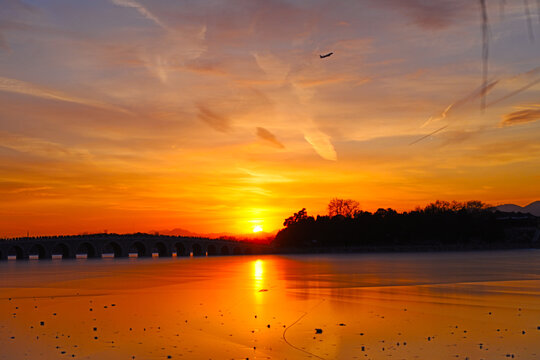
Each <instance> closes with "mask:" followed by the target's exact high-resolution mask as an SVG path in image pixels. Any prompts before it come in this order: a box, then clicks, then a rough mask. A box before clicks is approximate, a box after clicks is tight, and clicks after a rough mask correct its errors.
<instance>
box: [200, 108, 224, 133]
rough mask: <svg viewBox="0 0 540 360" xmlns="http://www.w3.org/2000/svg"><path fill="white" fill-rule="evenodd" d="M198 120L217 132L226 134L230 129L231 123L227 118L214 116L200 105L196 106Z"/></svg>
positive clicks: (214, 114) (213, 113)
mask: <svg viewBox="0 0 540 360" xmlns="http://www.w3.org/2000/svg"><path fill="white" fill-rule="evenodd" d="M197 109H198V110H199V114H198V116H199V119H200V120H201V121H202V122H204V123H205V124H207V125H208V126H210V127H212V128H214V129H215V130H217V131H219V132H228V131H229V130H230V129H231V121H230V120H229V118H228V117H226V116H223V115H219V114H216V113H215V112H213V111H212V110H210V109H208V108H207V107H206V106H204V105H202V104H198V105H197Z"/></svg>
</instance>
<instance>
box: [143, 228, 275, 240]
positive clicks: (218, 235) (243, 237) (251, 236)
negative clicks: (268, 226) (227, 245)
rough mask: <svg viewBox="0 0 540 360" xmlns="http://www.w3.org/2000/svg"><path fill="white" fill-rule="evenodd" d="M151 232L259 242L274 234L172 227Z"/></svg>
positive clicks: (270, 237) (272, 236)
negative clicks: (190, 229)
mask: <svg viewBox="0 0 540 360" xmlns="http://www.w3.org/2000/svg"><path fill="white" fill-rule="evenodd" d="M151 233H158V234H160V235H172V236H188V237H204V238H209V239H219V238H235V239H238V240H248V241H252V242H261V243H267V242H269V241H270V239H273V238H274V236H276V232H265V231H261V232H258V233H247V234H233V233H227V232H221V233H196V232H193V231H189V230H186V229H181V228H174V229H172V230H159V231H152V232H151Z"/></svg>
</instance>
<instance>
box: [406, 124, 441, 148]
mask: <svg viewBox="0 0 540 360" xmlns="http://www.w3.org/2000/svg"><path fill="white" fill-rule="evenodd" d="M447 127H448V125H445V126H443V127H442V128H439V129H437V130H435V131H433V132H431V133H429V134H427V135H424V136H422V137H421V138H419V139H416V140H414V141H413V142H412V143H410V144H409V145H414V144H416V143H418V142H420V141H422V140H424V139H427V138H428V137H430V136H432V135H435V134H436V133H438V132H439V131H441V130H444V129H446V128H447Z"/></svg>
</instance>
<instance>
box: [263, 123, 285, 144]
mask: <svg viewBox="0 0 540 360" xmlns="http://www.w3.org/2000/svg"><path fill="white" fill-rule="evenodd" d="M257 136H258V137H259V138H261V139H263V140H265V141H267V142H269V143H271V144H272V145H274V146H276V147H278V148H280V149H284V148H285V146H283V144H282V143H281V142H279V140H278V139H277V138H276V136H275V135H274V134H272V133H271V132H270V131H268V130H266V129H265V128H262V127H258V128H257Z"/></svg>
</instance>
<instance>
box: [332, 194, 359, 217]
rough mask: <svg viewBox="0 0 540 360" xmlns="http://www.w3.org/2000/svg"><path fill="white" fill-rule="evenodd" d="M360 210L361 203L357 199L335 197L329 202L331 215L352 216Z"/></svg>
mask: <svg viewBox="0 0 540 360" xmlns="http://www.w3.org/2000/svg"><path fill="white" fill-rule="evenodd" d="M359 211H360V203H359V202H358V201H356V200H352V199H338V198H333V199H332V200H330V203H328V215H329V216H330V217H332V216H337V215H341V216H345V217H349V218H351V217H354V215H355V214H356V213H357V212H359Z"/></svg>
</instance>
